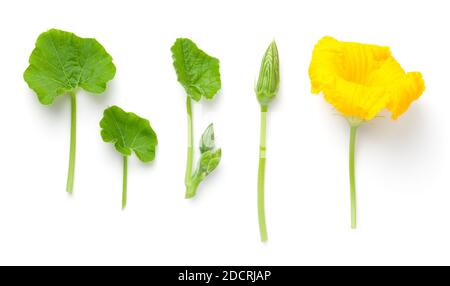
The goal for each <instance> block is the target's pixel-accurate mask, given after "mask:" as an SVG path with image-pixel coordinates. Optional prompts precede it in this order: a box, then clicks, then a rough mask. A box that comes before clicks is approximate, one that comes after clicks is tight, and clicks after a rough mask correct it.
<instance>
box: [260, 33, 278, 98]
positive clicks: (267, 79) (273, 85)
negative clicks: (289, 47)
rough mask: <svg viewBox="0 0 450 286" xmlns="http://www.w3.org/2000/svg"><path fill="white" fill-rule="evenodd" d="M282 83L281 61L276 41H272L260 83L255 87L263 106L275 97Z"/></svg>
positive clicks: (262, 64)
mask: <svg viewBox="0 0 450 286" xmlns="http://www.w3.org/2000/svg"><path fill="white" fill-rule="evenodd" d="M279 84H280V63H279V60H278V49H277V44H276V43H275V41H272V43H270V45H269V47H268V48H267V50H266V53H265V54H264V58H263V60H262V62H261V69H260V71H259V77H258V83H257V84H256V87H255V92H256V96H257V98H258V101H259V103H260V104H261V106H267V105H268V104H269V102H270V101H271V100H272V98H274V97H275V95H276V94H277V91H278V86H279Z"/></svg>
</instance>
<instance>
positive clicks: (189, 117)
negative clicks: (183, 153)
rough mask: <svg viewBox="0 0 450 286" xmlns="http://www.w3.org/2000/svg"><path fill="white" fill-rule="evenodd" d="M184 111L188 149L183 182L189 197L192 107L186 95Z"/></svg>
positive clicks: (191, 157) (191, 153)
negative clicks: (186, 116)
mask: <svg viewBox="0 0 450 286" xmlns="http://www.w3.org/2000/svg"><path fill="white" fill-rule="evenodd" d="M186 111H187V115H188V149H187V161H186V175H185V178H184V182H185V185H186V198H189V197H190V196H188V191H189V186H190V185H191V176H192V160H193V145H194V144H193V135H192V108H191V97H190V96H187V97H186Z"/></svg>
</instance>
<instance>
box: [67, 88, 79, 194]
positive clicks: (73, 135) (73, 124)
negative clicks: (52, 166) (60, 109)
mask: <svg viewBox="0 0 450 286" xmlns="http://www.w3.org/2000/svg"><path fill="white" fill-rule="evenodd" d="M69 95H70V99H71V115H70V151H69V170H68V175H67V185H66V191H67V192H68V193H72V191H73V180H74V176H75V148H76V141H77V99H76V95H75V91H71V92H70V93H69Z"/></svg>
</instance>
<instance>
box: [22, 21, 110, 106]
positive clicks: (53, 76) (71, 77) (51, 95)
mask: <svg viewBox="0 0 450 286" xmlns="http://www.w3.org/2000/svg"><path fill="white" fill-rule="evenodd" d="M29 63H30V65H29V67H28V68H27V69H26V71H25V73H24V79H25V81H26V82H27V83H28V86H29V87H30V88H31V89H32V90H34V91H35V92H36V94H37V96H38V98H39V101H40V102H41V103H42V104H52V103H53V101H54V100H55V98H56V97H57V96H59V95H62V94H65V93H68V92H74V91H75V90H76V89H77V88H82V89H84V90H86V91H88V92H91V93H102V92H103V91H105V89H106V83H107V82H108V81H110V80H111V79H112V78H113V77H114V75H115V73H116V67H115V66H114V64H113V62H112V58H111V56H110V55H109V54H108V53H107V52H106V50H105V49H104V48H103V46H102V45H100V43H99V42H97V40H95V39H90V38H80V37H78V36H76V35H75V34H73V33H70V32H64V31H61V30H56V29H52V30H49V31H47V32H44V33H42V34H41V35H40V36H39V38H38V39H37V41H36V47H35V49H34V50H33V52H32V53H31V56H30V59H29Z"/></svg>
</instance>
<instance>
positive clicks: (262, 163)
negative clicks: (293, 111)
mask: <svg viewBox="0 0 450 286" xmlns="http://www.w3.org/2000/svg"><path fill="white" fill-rule="evenodd" d="M266 122H267V106H261V127H260V141H259V166H258V220H259V232H260V235H261V241H262V242H265V241H267V228H266V215H265V210H264V173H265V172H264V171H265V167H266Z"/></svg>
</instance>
